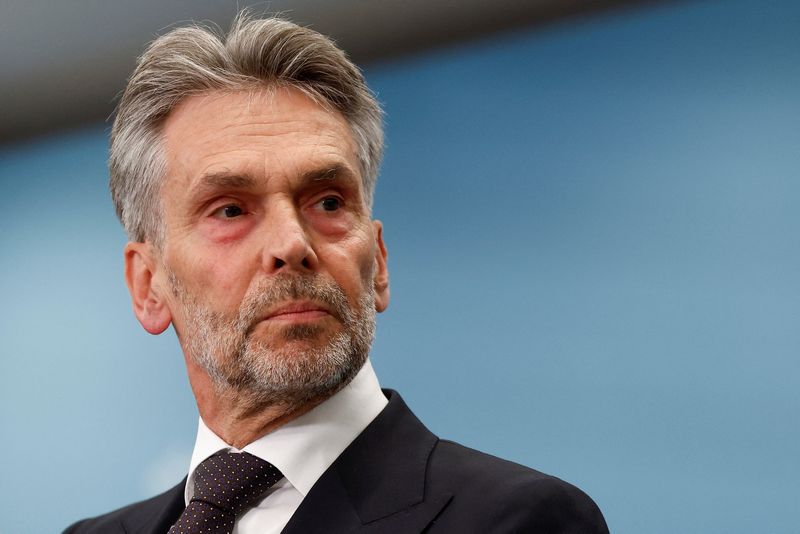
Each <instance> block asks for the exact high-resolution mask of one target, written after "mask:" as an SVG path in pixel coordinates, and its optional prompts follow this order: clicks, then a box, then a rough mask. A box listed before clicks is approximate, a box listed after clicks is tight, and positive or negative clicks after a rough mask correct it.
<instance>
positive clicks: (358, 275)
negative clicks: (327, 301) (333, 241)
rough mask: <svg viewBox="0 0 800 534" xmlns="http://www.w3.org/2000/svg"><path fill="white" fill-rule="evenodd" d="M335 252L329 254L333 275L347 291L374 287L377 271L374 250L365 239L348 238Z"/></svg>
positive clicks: (340, 243) (360, 290) (328, 258)
mask: <svg viewBox="0 0 800 534" xmlns="http://www.w3.org/2000/svg"><path fill="white" fill-rule="evenodd" d="M338 244H339V245H344V246H337V247H335V248H334V250H332V251H330V252H329V254H327V258H326V259H327V260H328V263H329V266H330V267H329V269H330V271H331V274H332V275H333V276H334V277H335V278H336V279H337V281H338V282H339V284H341V285H342V286H343V287H345V288H346V289H348V288H352V289H357V290H358V291H359V292H362V291H364V290H365V289H366V288H368V287H371V286H372V277H373V274H374V269H375V266H374V264H375V259H374V258H375V257H374V250H372V247H370V246H369V245H368V244H367V243H366V240H365V239H363V238H358V239H356V238H348V239H346V240H343V241H342V242H339V243H338Z"/></svg>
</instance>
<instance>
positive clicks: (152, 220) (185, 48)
mask: <svg viewBox="0 0 800 534" xmlns="http://www.w3.org/2000/svg"><path fill="white" fill-rule="evenodd" d="M264 86H266V87H275V86H279V87H294V88H297V89H299V90H300V91H302V92H303V93H304V94H306V95H307V96H308V97H310V98H311V99H313V100H314V101H315V102H317V103H318V104H320V105H322V106H325V107H327V108H328V109H331V110H336V111H338V112H340V113H341V114H342V115H343V116H344V118H345V120H346V121H347V123H348V124H349V126H350V130H351V132H352V134H353V139H354V141H355V143H356V146H357V156H358V159H359V165H360V167H361V168H360V171H361V179H362V182H363V186H364V187H363V190H364V201H365V202H366V203H367V207H368V208H369V209H372V197H373V194H374V191H375V183H376V181H377V176H378V168H379V167H380V162H381V157H382V154H383V123H382V112H381V108H380V105H379V104H378V102H377V101H376V99H375V96H374V95H373V93H372V92H371V91H370V90H369V88H368V87H367V85H366V82H365V81H364V77H363V75H362V74H361V71H360V70H359V69H358V67H357V66H356V65H354V64H353V63H352V62H351V61H350V60H349V59H348V58H347V56H346V54H345V53H344V52H343V51H342V50H340V49H339V48H337V46H336V45H335V44H334V43H333V41H331V40H330V39H329V38H327V37H325V36H324V35H321V34H319V33H317V32H315V31H313V30H311V29H308V28H304V27H301V26H298V25H296V24H294V23H292V22H289V21H287V20H283V19H280V18H264V19H253V18H251V17H250V16H248V15H247V14H245V13H242V14H240V15H239V16H238V17H237V18H236V20H235V21H234V23H233V26H232V27H231V29H230V31H229V32H228V33H227V35H221V34H220V33H219V32H215V31H213V30H210V29H208V28H204V27H199V26H191V27H183V28H176V29H173V30H172V31H170V32H169V33H167V34H165V35H163V36H161V37H159V38H158V39H156V40H155V41H153V42H152V43H150V45H149V46H148V47H147V49H146V50H145V52H144V53H143V54H142V56H141V57H140V58H139V61H138V63H137V66H136V69H135V70H134V72H133V74H132V75H131V77H130V79H129V80H128V85H127V87H126V88H125V92H124V93H123V95H122V99H121V100H120V103H119V106H118V107H117V113H116V118H115V120H114V126H113V128H112V130H111V149H110V157H109V170H110V174H111V180H110V188H111V197H112V199H113V200H114V204H115V207H116V210H117V216H118V217H119V219H120V221H121V222H122V225H123V226H124V227H125V231H126V232H127V233H128V237H129V238H130V239H131V240H133V241H142V242H143V241H145V240H146V239H151V240H153V241H154V242H155V243H156V244H160V243H161V242H162V240H163V237H164V234H163V227H162V223H161V220H162V210H161V202H160V190H161V184H162V183H163V179H164V175H165V173H166V164H165V159H164V154H163V142H162V136H161V130H162V126H163V123H164V121H165V120H166V118H167V116H168V115H169V113H170V112H171V111H172V110H173V109H174V108H175V107H176V106H177V105H178V104H179V103H180V102H181V101H182V100H184V99H185V98H187V97H188V96H191V95H195V94H199V93H204V92H207V91H214V90H244V89H252V88H255V87H264Z"/></svg>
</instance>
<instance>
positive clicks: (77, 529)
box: [63, 480, 185, 534]
mask: <svg viewBox="0 0 800 534" xmlns="http://www.w3.org/2000/svg"><path fill="white" fill-rule="evenodd" d="M184 484H185V480H184V481H181V482H180V483H179V484H178V485H177V486H174V487H172V488H170V489H168V490H167V491H165V492H164V493H161V494H160V495H156V496H155V497H151V498H149V499H146V500H143V501H139V502H135V503H133V504H129V505H127V506H124V507H122V508H119V509H117V510H114V511H112V512H108V513H105V514H102V515H99V516H96V517H90V518H87V519H82V520H80V521H78V522H76V523H74V524H72V525H70V526H69V527H67V528H66V530H64V532H63V534H111V533H115V532H119V533H127V532H128V531H129V528H130V527H134V528H136V527H139V526H146V525H148V524H151V523H152V524H155V522H156V521H157V520H158V519H159V518H162V519H163V518H165V517H166V518H170V519H172V520H173V521H174V520H177V518H178V516H179V515H180V513H181V510H182V509H183V488H184ZM172 516H174V518H172Z"/></svg>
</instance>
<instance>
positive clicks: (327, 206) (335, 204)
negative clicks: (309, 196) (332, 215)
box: [319, 197, 342, 211]
mask: <svg viewBox="0 0 800 534" xmlns="http://www.w3.org/2000/svg"><path fill="white" fill-rule="evenodd" d="M319 205H320V206H322V209H323V210H325V211H336V210H338V209H339V208H341V207H342V201H341V200H340V199H338V198H336V197H325V198H323V199H322V200H321V201H320V203H319Z"/></svg>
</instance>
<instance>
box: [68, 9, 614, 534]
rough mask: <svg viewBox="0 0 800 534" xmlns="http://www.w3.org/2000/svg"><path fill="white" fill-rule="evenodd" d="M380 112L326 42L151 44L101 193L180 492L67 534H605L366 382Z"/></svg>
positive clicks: (599, 525) (178, 38)
mask: <svg viewBox="0 0 800 534" xmlns="http://www.w3.org/2000/svg"><path fill="white" fill-rule="evenodd" d="M381 153H382V125H381V112H380V108H379V106H378V104H377V103H376V101H375V99H374V97H373V96H372V94H371V93H370V91H369V90H368V88H367V87H366V85H365V83H364V80H363V78H362V76H361V74H360V72H359V71H358V69H357V68H356V67H355V66H354V65H353V64H352V63H351V62H350V61H349V60H348V59H347V58H346V57H345V55H344V53H343V52H342V51H340V50H339V49H337V48H336V47H335V45H333V44H332V42H331V41H329V40H328V39H327V38H325V37H323V36H322V35H319V34H318V33H316V32H313V31H311V30H308V29H305V28H301V27H298V26H296V25H294V24H291V23H289V22H287V21H283V20H278V19H264V20H252V19H249V18H247V17H244V16H242V17H240V18H239V19H238V20H237V21H236V22H235V24H234V26H233V28H232V30H231V31H230V32H229V34H228V35H227V36H225V37H224V38H220V37H217V36H215V35H213V34H212V33H210V32H208V31H206V30H204V29H199V28H181V29H176V30H173V31H171V32H170V33H168V34H167V35H165V36H163V37H161V38H159V39H157V40H156V41H154V42H153V43H152V44H151V45H150V47H149V48H148V49H147V51H146V52H145V53H144V55H143V56H142V57H141V58H140V61H139V64H138V66H137V68H136V70H135V72H134V73H133V75H132V77H131V79H130V81H129V83H128V87H127V89H126V91H125V93H124V95H123V97H122V100H121V102H120V106H119V109H118V113H117V117H116V120H115V122H114V127H113V131H112V138H111V157H110V170H111V191H112V196H113V198H114V201H115V203H116V206H117V212H118V215H119V216H120V219H121V221H122V223H123V225H124V226H125V229H126V231H127V232H128V234H129V236H130V238H131V241H130V243H128V245H127V246H126V249H125V265H126V281H127V284H128V288H129V290H130V294H131V298H132V301H133V308H134V312H135V314H136V316H137V318H138V319H139V321H140V322H141V324H142V326H143V327H144V328H145V329H146V330H147V331H148V332H150V333H152V334H159V333H161V332H163V331H164V330H166V328H167V327H168V326H169V325H170V324H171V325H172V326H173V327H174V328H175V331H176V333H177V335H178V338H179V340H180V343H181V347H182V349H183V352H184V357H185V361H186V367H187V372H188V375H189V381H190V384H191V387H192V390H193V392H194V395H195V398H196V400H197V406H198V409H199V412H200V421H199V428H198V433H197V440H196V444H195V449H194V453H193V456H192V460H191V464H190V469H189V473H188V476H187V478H186V479H184V480H183V481H181V482H180V483H179V484H178V485H177V486H175V487H174V488H172V489H170V490H168V491H167V492H166V493H164V494H162V495H159V496H157V497H154V498H152V499H150V500H147V501H143V502H140V503H136V504H133V505H131V506H128V507H126V508H123V509H121V510H117V511H115V512H111V513H109V514H106V515H104V516H100V517H97V518H93V519H88V520H84V521H81V522H79V523H76V524H75V525H73V526H72V527H70V528H68V529H67V532H70V533H94V532H103V533H105V532H120V533H122V532H125V533H133V532H137V533H139V532H141V533H145V532H146V533H164V532H171V533H184V532H187V533H188V532H192V533H194V532H215V533H216V532H227V533H230V532H237V533H239V534H252V533H257V532H258V533H277V532H286V533H309V532H320V533H322V532H325V533H337V532H380V533H393V532H397V533H400V532H402V533H407V532H414V533H418V532H430V533H437V532H439V533H443V532H448V533H450V532H454V533H469V532H481V533H483V532H542V533H557V532H565V533H566V532H572V533H578V532H580V533H595V532H607V527H606V525H605V522H604V520H603V517H602V515H601V514H600V512H599V510H598V509H597V507H596V506H595V504H594V503H593V502H592V501H591V499H589V497H587V496H586V495H585V494H583V493H582V492H581V491H580V490H578V489H577V488H575V487H573V486H570V485H569V484H567V483H565V482H563V481H561V480H558V479H556V478H553V477H550V476H547V475H544V474H542V473H539V472H537V471H534V470H531V469H528V468H525V467H522V466H519V465H516V464H512V463H510V462H506V461H503V460H500V459H497V458H494V457H491V456H488V455H485V454H482V453H479V452H476V451H473V450H470V449H467V448H465V447H462V446H460V445H457V444H455V443H452V442H447V441H443V440H439V439H438V438H437V437H436V436H434V435H433V434H431V433H430V432H429V431H428V430H427V429H426V428H425V427H424V426H423V425H422V424H421V423H420V422H419V421H418V420H417V419H416V418H415V417H414V415H413V414H412V413H411V412H410V411H409V410H408V408H407V407H406V406H405V404H404V403H403V401H402V399H401V398H400V396H399V395H398V394H397V393H396V392H392V391H388V390H387V391H386V392H385V394H384V393H383V392H381V390H380V388H379V386H378V381H377V378H376V377H375V374H374V372H373V370H372V367H371V365H370V363H369V360H368V354H369V349H370V345H371V343H372V339H373V336H374V331H375V315H376V312H382V311H383V310H384V309H386V307H387V305H388V303H389V275H388V270H387V264H386V257H387V253H386V247H385V245H384V242H383V236H382V227H381V223H380V222H378V221H374V220H372V219H371V205H372V195H373V191H374V188H375V181H376V177H377V173H378V167H379V163H380V159H381Z"/></svg>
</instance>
